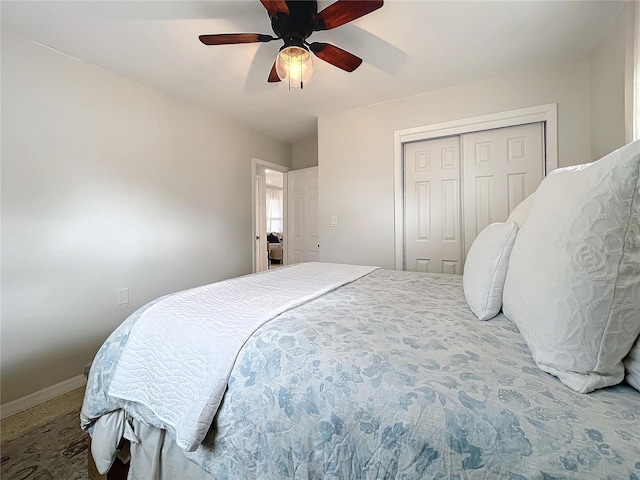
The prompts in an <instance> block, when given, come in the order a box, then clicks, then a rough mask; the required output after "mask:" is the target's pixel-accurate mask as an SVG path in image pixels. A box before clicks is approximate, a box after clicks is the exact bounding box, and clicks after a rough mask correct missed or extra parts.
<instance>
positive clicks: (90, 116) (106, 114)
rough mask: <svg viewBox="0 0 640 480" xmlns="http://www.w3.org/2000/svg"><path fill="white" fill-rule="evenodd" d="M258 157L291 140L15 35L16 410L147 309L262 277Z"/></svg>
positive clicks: (279, 156)
mask: <svg viewBox="0 0 640 480" xmlns="http://www.w3.org/2000/svg"><path fill="white" fill-rule="evenodd" d="M252 157H256V158H260V159H263V160H266V161H270V162H275V163H279V164H282V165H286V166H291V145H290V144H287V143H282V142H279V141H275V140H273V139H270V138H268V137H265V136H264V135H261V134H258V133H255V132H252V131H250V130H247V129H245V128H241V127H238V126H235V125H233V124H231V123H230V122H229V121H228V120H226V119H224V118H221V117H219V116H217V115H215V114H213V113H211V112H209V111H206V110H203V109H201V108H198V107H195V106H193V105H191V104H188V103H185V102H183V101H180V100H177V99H174V98H172V97H169V96H167V95H164V94H162V93H159V92H157V91H155V90H152V89H149V88H146V87H143V86H141V85H138V84H136V83H134V82H132V81H129V80H127V79H125V78H123V77H120V76H117V75H114V74H112V73H109V72H107V71H105V70H102V69H99V68H96V67H93V66H91V65H88V64H86V63H83V62H80V61H78V60H76V59H73V58H71V57H68V56H66V55H63V54H60V53H58V52H55V51H53V50H50V49H47V48H44V47H42V46H39V45H37V44H34V43H32V42H30V41H27V40H25V39H23V38H21V37H18V36H15V35H12V34H9V33H6V32H3V35H2V286H1V287H2V288H1V295H2V324H1V328H2V331H1V333H2V357H1V363H2V371H1V376H2V403H6V402H8V401H11V400H14V399H17V398H19V397H22V396H24V395H27V394H30V393H32V392H35V391H37V390H40V389H42V388H44V387H48V386H51V385H54V384H56V383H58V382H61V381H64V380H67V379H69V378H72V377H75V376H77V375H80V374H81V373H82V367H83V365H84V364H85V363H86V362H89V361H90V360H91V359H92V358H93V355H94V354H95V352H96V351H97V349H98V347H99V346H100V344H101V343H102V342H103V341H104V339H105V338H106V337H107V335H108V334H109V333H110V332H111V331H112V330H113V329H114V328H115V327H116V326H117V325H118V324H119V323H120V322H122V320H123V319H124V318H125V317H126V316H127V315H128V314H129V313H131V312H132V311H133V310H134V309H136V308H137V307H139V306H140V305H142V304H144V303H145V302H147V301H149V300H151V299H153V298H155V297H157V296H159V295H163V294H166V293H169V292H172V291H176V290H180V289H184V288H188V287H192V286H195V285H201V284H205V283H209V282H213V281H216V280H220V279H223V278H227V277H230V276H234V275H239V274H245V273H249V272H251V267H252V266H251V248H252V245H253V241H252V239H251V185H252V183H251V158H252ZM123 287H128V288H129V293H130V302H129V303H128V304H126V305H122V306H117V305H116V289H118V288H123Z"/></svg>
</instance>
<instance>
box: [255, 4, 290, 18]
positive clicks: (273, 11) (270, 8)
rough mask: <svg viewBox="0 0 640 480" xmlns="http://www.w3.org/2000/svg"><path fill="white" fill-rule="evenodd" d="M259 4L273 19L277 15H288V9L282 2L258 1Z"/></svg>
mask: <svg viewBox="0 0 640 480" xmlns="http://www.w3.org/2000/svg"><path fill="white" fill-rule="evenodd" d="M260 3H262V5H264V8H266V9H267V12H269V16H270V17H275V16H276V15H278V13H284V14H285V15H289V7H288V6H287V2H285V1H284V0H260Z"/></svg>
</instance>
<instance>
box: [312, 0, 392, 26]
mask: <svg viewBox="0 0 640 480" xmlns="http://www.w3.org/2000/svg"><path fill="white" fill-rule="evenodd" d="M382 4H383V0H338V1H337V2H336V3H333V4H331V5H329V6H328V7H327V8H325V9H324V10H322V11H321V12H320V13H318V15H317V16H316V19H315V22H314V25H313V29H314V30H315V31H318V30H331V29H332V28H336V27H339V26H340V25H344V24H345V23H349V22H350V21H352V20H355V19H356V18H360V17H362V16H364V15H366V14H368V13H371V12H373V11H374V10H377V9H378V8H380V7H382Z"/></svg>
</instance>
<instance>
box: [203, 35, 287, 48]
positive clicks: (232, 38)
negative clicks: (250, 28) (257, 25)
mask: <svg viewBox="0 0 640 480" xmlns="http://www.w3.org/2000/svg"><path fill="white" fill-rule="evenodd" d="M198 38H199V39H200V41H201V42H202V43H204V44H205V45H231V44H234V43H255V42H270V41H271V40H277V38H275V37H272V36H271V35H263V34H261V33H220V34H213V35H200V36H199V37H198Z"/></svg>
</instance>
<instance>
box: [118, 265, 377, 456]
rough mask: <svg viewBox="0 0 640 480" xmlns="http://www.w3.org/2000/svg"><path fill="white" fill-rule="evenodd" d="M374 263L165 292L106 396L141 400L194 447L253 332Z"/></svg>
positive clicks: (302, 268)
mask: <svg viewBox="0 0 640 480" xmlns="http://www.w3.org/2000/svg"><path fill="white" fill-rule="evenodd" d="M376 268H377V267H364V266H354V265H341V264H331V263H303V264H299V265H295V266H291V267H287V268H281V269H276V270H272V271H269V272H264V273H259V274H256V275H247V276H244V277H238V278H233V279H230V280H225V281H223V282H219V283H214V284H211V285H206V286H203V287H198V288H194V289H191V290H186V291H184V292H180V293H177V294H174V295H170V296H168V297H166V298H165V299H163V300H161V301H160V302H158V303H157V304H155V305H153V306H152V307H150V308H149V309H148V310H147V311H146V312H144V313H143V314H142V316H141V317H140V318H139V319H138V321H137V323H136V324H135V326H134V327H133V329H132V330H131V334H130V337H129V340H128V342H127V344H126V346H125V348H124V350H123V352H122V355H121V357H120V360H119V362H118V365H117V367H116V369H115V372H114V376H113V379H112V381H111V386H110V388H109V395H111V396H112V397H116V398H122V399H124V400H130V401H133V402H137V403H140V404H142V405H144V406H146V407H147V408H149V409H150V410H151V411H153V412H154V413H155V414H156V415H157V417H158V419H159V420H161V421H162V422H163V423H165V424H166V425H167V426H168V427H171V429H172V430H174V431H175V440H176V443H177V444H178V446H179V447H180V448H182V449H184V450H186V451H194V450H195V449H197V448H198V446H199V445H200V443H201V442H202V440H203V439H204V437H205V435H206V433H207V431H208V429H209V426H210V425H211V422H212V421H213V418H214V416H215V414H216V412H217V410H218V407H219V405H220V402H221V401H222V397H223V395H224V392H225V390H226V388H227V381H228V378H229V375H230V373H231V369H232V368H233V365H234V362H235V359H236V356H237V354H238V352H239V351H240V349H241V348H242V346H243V345H244V343H245V342H246V340H247V339H248V338H249V337H250V336H251V334H252V333H253V332H254V331H255V330H256V329H257V328H259V327H260V326H261V325H262V324H264V323H265V322H267V321H269V320H271V319H272V318H274V317H276V316H277V315H279V314H280V313H282V312H284V311H285V310H288V309H290V308H293V307H295V306H298V305H300V304H302V303H304V302H307V301H309V300H312V299H314V298H316V297H318V296H320V295H322V294H324V293H326V292H328V291H330V290H333V289H335V288H338V287H339V286H341V285H344V284H345V283H349V282H352V281H354V280H357V279H358V278H360V277H362V276H364V275H367V274H368V273H370V272H372V271H373V270H375V269H376Z"/></svg>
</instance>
